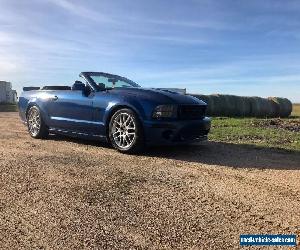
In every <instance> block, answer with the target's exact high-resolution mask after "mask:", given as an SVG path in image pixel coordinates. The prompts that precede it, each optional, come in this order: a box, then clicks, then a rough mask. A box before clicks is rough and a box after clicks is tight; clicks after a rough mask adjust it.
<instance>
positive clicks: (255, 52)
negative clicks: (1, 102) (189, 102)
mask: <svg viewBox="0 0 300 250" xmlns="http://www.w3.org/2000/svg"><path fill="white" fill-rule="evenodd" d="M0 10H1V14H0V80H6V81H10V82H12V84H13V87H14V88H15V89H16V90H17V91H18V93H20V91H21V89H22V87H23V86H44V85H50V84H59V85H71V84H72V83H73V82H74V81H75V80H77V79H78V75H79V73H80V72H82V71H102V72H109V73H114V74H118V75H122V76H125V77H127V78H130V79H131V80H133V81H135V82H137V83H139V84H140V85H142V86H144V87H172V88H173V87H174V88H186V89H187V91H188V92H189V93H201V94H212V93H222V94H236V95H247V96H262V97H267V96H281V97H287V98H289V99H290V100H292V101H293V102H300V46H299V45H300V1H298V0H294V1H292V0H285V1H282V0H265V1H262V0H251V1H249V0H240V1H236V0H223V1H218V0H185V1H182V0H0Z"/></svg>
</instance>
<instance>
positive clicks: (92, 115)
mask: <svg viewBox="0 0 300 250" xmlns="http://www.w3.org/2000/svg"><path fill="white" fill-rule="evenodd" d="M81 76H82V77H83V78H84V79H85V80H86V84H87V85H88V86H90V88H91V90H92V91H91V93H90V94H89V95H86V94H85V93H84V92H83V91H76V90H32V91H24V92H23V93H22V94H21V96H20V98H19V102H18V106H19V114H20V118H21V120H22V121H23V122H24V123H26V112H27V111H28V109H29V107H31V106H33V105H36V106H38V107H39V109H40V111H41V113H42V117H43V119H44V122H45V124H46V125H47V126H48V127H49V129H50V131H52V132H54V133H64V134H67V135H71V136H78V137H82V136H83V137H87V138H95V137H97V138H107V132H108V125H109V121H110V118H111V116H112V115H113V113H114V112H115V111H116V110H118V109H120V108H123V107H127V108H130V109H132V110H133V111H134V112H135V113H136V114H137V115H138V117H139V119H140V121H141V124H142V127H143V129H144V135H145V140H146V143H147V144H173V143H182V142H183V143H186V142H190V141H191V142H193V141H195V140H203V139H206V138H207V133H208V132H209V129H210V119H209V118H207V117H200V118H199V119H191V120H180V119H179V118H170V119H162V120H156V119H154V118H152V114H153V111H154V109H155V107H157V106H158V105H165V104H172V105H177V106H179V105H201V106H203V105H204V106H206V103H204V102H203V101H200V100H199V99H197V98H195V97H192V96H189V95H182V94H178V93H174V92H171V91H165V90H159V89H150V88H148V89H146V88H141V87H132V88H113V89H107V90H99V89H97V87H96V86H95V83H94V82H92V81H91V79H90V78H89V77H88V73H87V72H86V73H81ZM183 135H184V136H183Z"/></svg>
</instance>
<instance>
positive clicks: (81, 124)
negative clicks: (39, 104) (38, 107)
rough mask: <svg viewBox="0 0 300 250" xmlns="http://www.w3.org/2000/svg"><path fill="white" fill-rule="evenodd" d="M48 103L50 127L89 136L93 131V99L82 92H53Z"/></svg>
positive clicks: (91, 95)
mask: <svg viewBox="0 0 300 250" xmlns="http://www.w3.org/2000/svg"><path fill="white" fill-rule="evenodd" d="M51 94H52V97H51V99H50V100H49V101H48V103H47V107H46V109H47V112H48V114H49V116H50V117H49V118H50V119H49V120H50V122H49V123H50V124H49V125H50V127H52V128H55V129H61V130H65V131H69V132H79V133H85V134H89V133H91V132H92V129H93V126H92V125H93V103H92V102H93V97H94V94H93V93H91V94H89V95H86V94H85V93H84V92H83V91H80V90H64V91H53V92H52V93H51Z"/></svg>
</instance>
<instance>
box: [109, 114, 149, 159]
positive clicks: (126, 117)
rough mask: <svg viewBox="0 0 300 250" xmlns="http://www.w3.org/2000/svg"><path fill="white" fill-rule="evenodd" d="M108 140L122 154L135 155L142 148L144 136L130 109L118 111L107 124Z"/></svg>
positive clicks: (136, 118)
mask: <svg viewBox="0 0 300 250" xmlns="http://www.w3.org/2000/svg"><path fill="white" fill-rule="evenodd" d="M109 140H110V142H111V144H112V146H113V147H114V148H116V149H117V150H119V151H120V152H124V153H136V152H138V151H141V150H142V149H143V148H144V135H143V129H142V126H141V123H140V121H139V118H138V116H137V115H136V114H135V113H134V112H133V111H132V110H130V109H120V110H118V111H117V112H116V113H115V114H114V115H113V116H112V118H111V120H110V123H109Z"/></svg>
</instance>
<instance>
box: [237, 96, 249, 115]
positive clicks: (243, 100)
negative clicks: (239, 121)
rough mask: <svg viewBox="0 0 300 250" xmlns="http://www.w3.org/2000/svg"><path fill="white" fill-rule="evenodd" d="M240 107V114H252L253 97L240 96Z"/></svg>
mask: <svg viewBox="0 0 300 250" xmlns="http://www.w3.org/2000/svg"><path fill="white" fill-rule="evenodd" d="M238 109H239V112H240V116H242V117H249V116H251V98H250V97H247V96H240V98H239V105H238Z"/></svg>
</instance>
